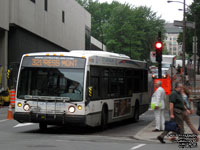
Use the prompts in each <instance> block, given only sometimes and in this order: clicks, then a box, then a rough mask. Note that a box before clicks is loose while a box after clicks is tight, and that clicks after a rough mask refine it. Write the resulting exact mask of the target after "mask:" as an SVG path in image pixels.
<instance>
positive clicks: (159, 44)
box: [155, 42, 163, 49]
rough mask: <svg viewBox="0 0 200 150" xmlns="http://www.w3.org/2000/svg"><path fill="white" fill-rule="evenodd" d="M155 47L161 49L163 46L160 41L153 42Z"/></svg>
mask: <svg viewBox="0 0 200 150" xmlns="http://www.w3.org/2000/svg"><path fill="white" fill-rule="evenodd" d="M155 48H156V49H162V48H163V44H162V42H156V43H155Z"/></svg>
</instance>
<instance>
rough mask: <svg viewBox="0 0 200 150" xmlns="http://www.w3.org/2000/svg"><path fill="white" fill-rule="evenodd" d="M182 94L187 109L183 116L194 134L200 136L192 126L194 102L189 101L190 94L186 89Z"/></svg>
mask: <svg viewBox="0 0 200 150" xmlns="http://www.w3.org/2000/svg"><path fill="white" fill-rule="evenodd" d="M181 94H182V97H183V100H184V105H185V109H186V111H185V112H184V114H183V119H184V121H185V122H186V124H187V125H188V127H189V128H190V129H191V131H192V132H193V134H196V135H199V131H198V130H197V129H196V128H195V127H194V126H193V124H192V122H191V120H190V114H193V113H194V106H193V102H192V101H191V100H190V99H189V97H190V92H189V90H188V89H187V88H186V87H184V88H183V90H182V92H181ZM197 139H198V138H197Z"/></svg>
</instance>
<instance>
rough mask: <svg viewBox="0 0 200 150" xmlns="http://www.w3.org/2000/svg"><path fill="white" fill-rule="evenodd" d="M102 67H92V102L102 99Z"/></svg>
mask: <svg viewBox="0 0 200 150" xmlns="http://www.w3.org/2000/svg"><path fill="white" fill-rule="evenodd" d="M100 74H101V68H100V67H93V66H92V67H91V69H90V85H89V86H92V87H93V97H92V100H98V99H100Z"/></svg>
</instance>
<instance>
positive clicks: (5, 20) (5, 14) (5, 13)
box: [0, 0, 9, 30]
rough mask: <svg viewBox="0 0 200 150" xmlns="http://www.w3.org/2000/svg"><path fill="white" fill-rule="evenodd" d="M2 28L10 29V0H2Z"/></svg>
mask: <svg viewBox="0 0 200 150" xmlns="http://www.w3.org/2000/svg"><path fill="white" fill-rule="evenodd" d="M0 28H3V29H5V30H8V29H9V0H0Z"/></svg>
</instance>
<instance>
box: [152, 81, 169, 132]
mask: <svg viewBox="0 0 200 150" xmlns="http://www.w3.org/2000/svg"><path fill="white" fill-rule="evenodd" d="M161 85H162V83H161V81H157V82H156V88H157V90H156V91H155V93H154V94H153V96H152V102H151V105H152V108H153V109H154V115H155V120H156V127H155V129H154V130H153V132H159V131H162V130H164V128H165V127H164V123H165V116H164V109H165V97H166V95H165V90H164V89H163V88H162V87H161Z"/></svg>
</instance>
